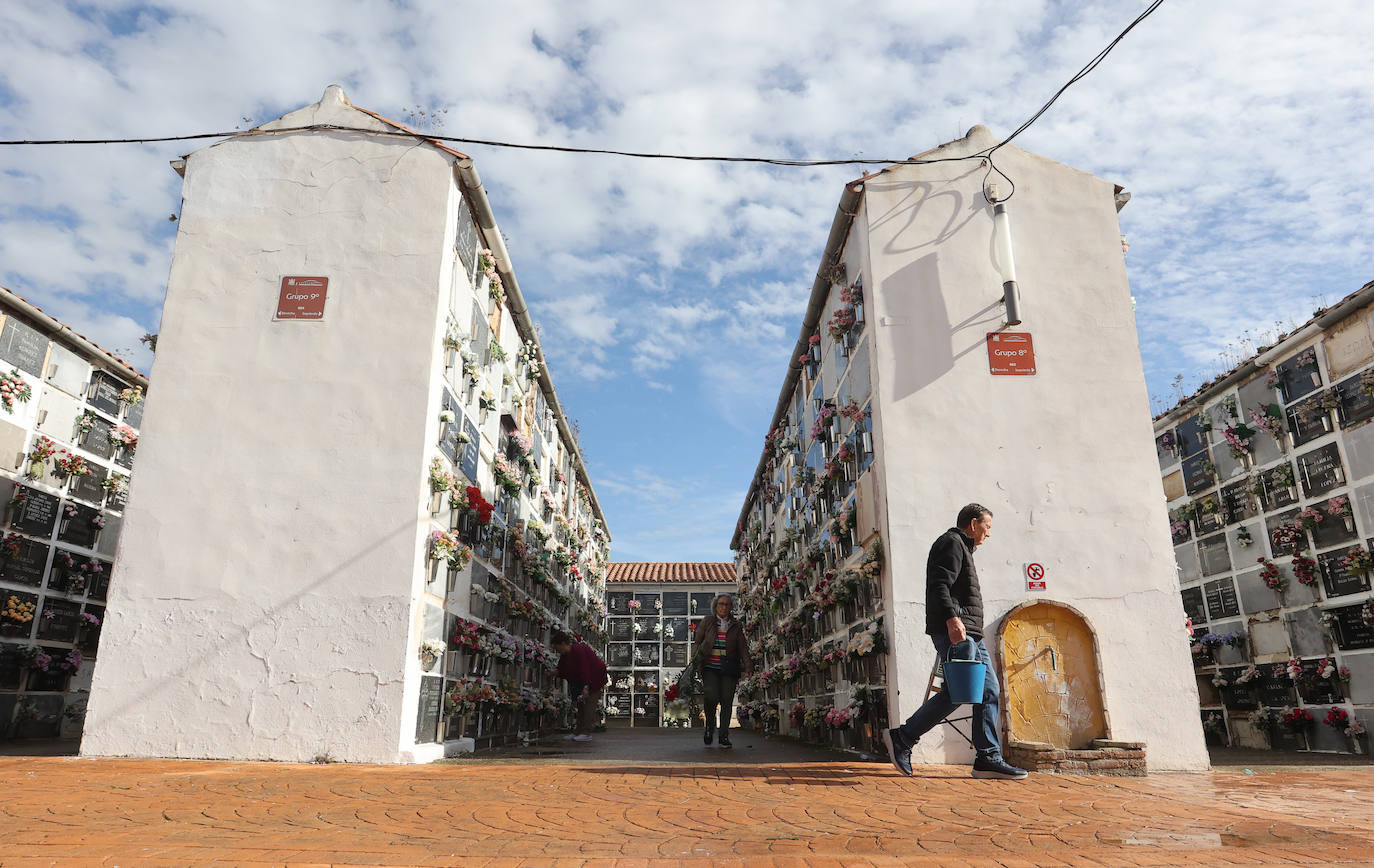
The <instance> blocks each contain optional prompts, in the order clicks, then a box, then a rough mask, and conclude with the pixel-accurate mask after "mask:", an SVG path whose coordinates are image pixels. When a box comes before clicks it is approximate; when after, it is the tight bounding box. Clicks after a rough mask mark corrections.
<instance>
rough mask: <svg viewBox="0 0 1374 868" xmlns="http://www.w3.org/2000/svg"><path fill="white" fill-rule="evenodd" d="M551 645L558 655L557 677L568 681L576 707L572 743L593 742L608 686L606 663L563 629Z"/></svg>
mask: <svg viewBox="0 0 1374 868" xmlns="http://www.w3.org/2000/svg"><path fill="white" fill-rule="evenodd" d="M551 644H552V645H553V648H554V650H555V651H557V652H558V654H559V658H558V674H559V675H561V676H562V677H563V678H564V679H566V680H567V682H568V695H569V696H571V697H572V701H573V702H574V703H575V705H576V711H575V712H574V713H573V714H574V717H573V721H574V723H573V732H572V735H570V736H565V738H567V739H568V740H569V741H591V738H592V736H591V733H590V731H589V730H591V728H592V727H593V726H595V725H596V720H597V712H598V710H599V709H600V707H601V689H602V688H603V687H605V686H606V663H605V662H604V661H603V660H602V659H601V658H600V657H598V656H596V652H595V651H593V650H592V649H591V648H590V647H588V646H587V645H586V644H584V643H582V642H576V641H573V638H572V637H571V636H569V635H568V634H567V633H564V632H563V631H562V630H555V631H554V634H553V636H552V638H551Z"/></svg>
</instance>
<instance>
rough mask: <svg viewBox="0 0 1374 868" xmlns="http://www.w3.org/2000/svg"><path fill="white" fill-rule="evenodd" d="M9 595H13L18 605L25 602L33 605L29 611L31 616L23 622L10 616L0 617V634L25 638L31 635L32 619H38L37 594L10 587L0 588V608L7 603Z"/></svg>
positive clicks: (12, 637)
mask: <svg viewBox="0 0 1374 868" xmlns="http://www.w3.org/2000/svg"><path fill="white" fill-rule="evenodd" d="M10 597H13V598H14V599H15V602H16V604H18V605H23V604H26V603H27V604H29V605H32V606H33V607H34V608H33V612H32V613H31V614H32V615H33V617H32V618H31V619H30V620H28V621H25V622H23V623H20V622H18V621H14V620H11V619H10V618H0V636H4V637H5V638H6V639H27V638H29V637H30V636H32V635H33V624H34V621H37V620H38V615H39V611H38V595H37V594H26V593H24V592H23V591H15V590H11V589H10V588H0V609H3V608H4V607H5V606H7V605H8V604H9V601H10Z"/></svg>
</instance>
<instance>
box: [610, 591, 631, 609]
mask: <svg viewBox="0 0 1374 868" xmlns="http://www.w3.org/2000/svg"><path fill="white" fill-rule="evenodd" d="M632 599H634V594H632V593H630V592H629V591H608V592H607V593H606V612H607V613H608V614H611V615H628V614H630V606H629V603H630V600H632Z"/></svg>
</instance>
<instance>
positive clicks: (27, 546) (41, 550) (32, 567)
mask: <svg viewBox="0 0 1374 868" xmlns="http://www.w3.org/2000/svg"><path fill="white" fill-rule="evenodd" d="M47 568H48V547H47V546H46V545H44V544H43V543H38V542H34V541H33V540H31V539H26V540H24V541H23V542H22V543H20V544H19V556H18V557H14V558H6V559H5V560H3V561H0V579H4V580H5V581H7V582H10V583H12V584H16V585H29V586H31V587H35V588H36V587H38V586H39V585H41V584H43V574H44V573H45V572H46V570H47Z"/></svg>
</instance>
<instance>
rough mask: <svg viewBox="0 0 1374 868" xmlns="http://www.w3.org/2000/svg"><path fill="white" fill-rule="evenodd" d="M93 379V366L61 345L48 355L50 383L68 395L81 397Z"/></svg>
mask: <svg viewBox="0 0 1374 868" xmlns="http://www.w3.org/2000/svg"><path fill="white" fill-rule="evenodd" d="M90 378H91V366H90V364H89V363H87V362H86V360H85V359H83V358H81V357H80V356H78V355H77V354H76V353H74V352H72V351H71V350H69V349H67V348H66V347H63V346H62V345H61V344H59V343H54V344H53V345H52V348H51V350H50V351H49V353H48V382H49V383H52V384H53V385H54V386H56V387H57V388H59V389H61V390H62V391H64V392H66V393H67V394H68V395H80V394H81V393H82V392H84V391H85V390H86V383H87V382H88V381H89V380H90Z"/></svg>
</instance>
